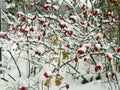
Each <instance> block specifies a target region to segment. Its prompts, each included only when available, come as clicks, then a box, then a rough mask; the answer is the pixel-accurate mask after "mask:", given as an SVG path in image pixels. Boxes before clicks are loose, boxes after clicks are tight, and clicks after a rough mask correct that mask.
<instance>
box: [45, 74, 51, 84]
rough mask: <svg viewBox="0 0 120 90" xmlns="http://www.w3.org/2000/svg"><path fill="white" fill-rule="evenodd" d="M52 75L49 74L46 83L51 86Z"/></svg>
mask: <svg viewBox="0 0 120 90" xmlns="http://www.w3.org/2000/svg"><path fill="white" fill-rule="evenodd" d="M51 79H52V76H48V78H47V79H46V82H45V85H46V86H49V85H50V82H51Z"/></svg>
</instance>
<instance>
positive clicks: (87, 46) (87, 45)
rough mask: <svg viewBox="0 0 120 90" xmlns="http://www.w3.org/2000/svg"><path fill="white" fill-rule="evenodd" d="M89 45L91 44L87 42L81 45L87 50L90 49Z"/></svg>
mask: <svg viewBox="0 0 120 90" xmlns="http://www.w3.org/2000/svg"><path fill="white" fill-rule="evenodd" d="M90 46H91V45H90V44H89V43H87V44H83V47H85V48H86V49H87V50H88V49H90Z"/></svg>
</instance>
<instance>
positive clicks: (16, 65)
mask: <svg viewBox="0 0 120 90" xmlns="http://www.w3.org/2000/svg"><path fill="white" fill-rule="evenodd" d="M7 51H8V52H9V54H10V55H11V57H12V59H13V61H14V63H15V65H16V67H17V70H18V72H19V77H21V71H20V69H19V67H18V65H17V62H16V60H15V58H14V57H13V55H12V53H11V52H10V51H9V50H7Z"/></svg>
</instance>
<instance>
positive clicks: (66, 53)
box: [62, 51, 70, 59]
mask: <svg viewBox="0 0 120 90" xmlns="http://www.w3.org/2000/svg"><path fill="white" fill-rule="evenodd" d="M69 55H70V53H68V52H65V51H63V52H62V56H63V59H69Z"/></svg>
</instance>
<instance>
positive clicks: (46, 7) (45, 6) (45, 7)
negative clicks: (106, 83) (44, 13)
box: [43, 4, 51, 10]
mask: <svg viewBox="0 0 120 90" xmlns="http://www.w3.org/2000/svg"><path fill="white" fill-rule="evenodd" d="M50 6H51V4H45V5H44V6H43V8H44V9H46V10H47V9H48V8H49V7H50Z"/></svg>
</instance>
